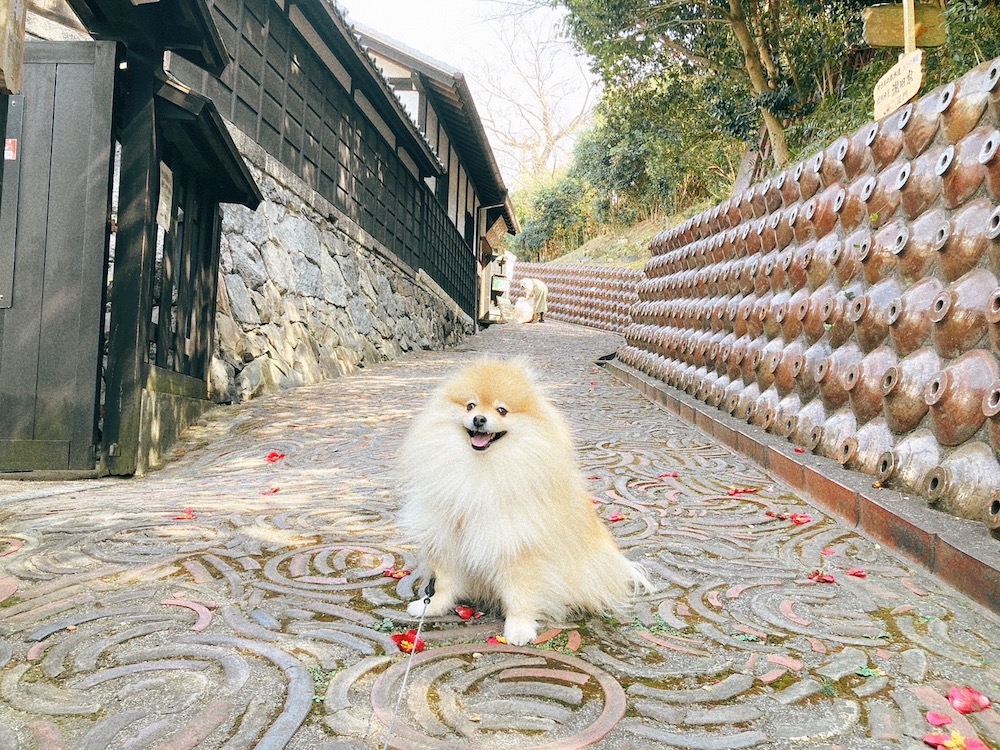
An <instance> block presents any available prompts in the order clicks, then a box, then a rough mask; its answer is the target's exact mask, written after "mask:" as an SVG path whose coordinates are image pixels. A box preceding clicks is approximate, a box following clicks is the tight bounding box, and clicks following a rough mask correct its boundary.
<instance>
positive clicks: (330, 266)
mask: <svg viewBox="0 0 1000 750" xmlns="http://www.w3.org/2000/svg"><path fill="white" fill-rule="evenodd" d="M230 131H231V133H232V135H233V138H234V140H235V141H236V144H237V146H238V147H239V149H240V152H241V153H242V154H243V155H244V157H245V158H246V159H247V161H248V163H249V164H250V166H251V170H252V171H253V173H254V177H255V179H257V182H258V184H259V185H260V187H261V191H262V192H263V194H264V202H262V203H261V205H260V206H259V207H258V209H257V210H256V211H249V210H247V209H246V208H243V207H242V206H230V205H227V206H224V207H223V222H222V243H221V258H220V268H219V295H218V316H217V323H216V352H215V357H214V358H213V361H212V368H211V388H212V395H213V399H214V400H215V401H217V402H237V401H243V400H245V399H248V398H253V397H255V396H259V395H262V394H264V393H269V392H274V391H276V390H278V389H282V388H289V387H294V386H298V385H303V384H307V383H315V382H318V381H320V380H323V379H325V378H329V377H333V376H336V375H342V374H344V373H347V372H350V371H352V370H354V369H355V368H357V367H363V366H365V365H367V364H372V363H375V362H380V361H385V360H390V359H394V358H396V357H398V356H400V355H401V354H402V353H404V352H406V351H410V350H414V349H437V348H443V347H445V346H448V345H450V344H454V343H457V342H459V341H461V340H462V339H463V338H465V337H466V336H468V335H471V334H472V333H473V332H474V325H473V321H472V320H471V318H469V316H467V315H466V314H465V313H463V312H462V311H461V310H460V309H459V308H458V306H457V305H456V304H455V303H454V302H453V301H451V299H450V298H448V297H447V295H445V294H444V292H443V291H441V290H440V288H439V287H438V286H437V285H436V284H435V283H434V282H433V281H432V280H431V279H430V277H428V276H427V275H426V274H425V273H423V272H422V271H419V270H417V269H412V268H410V267H408V266H406V265H405V264H403V263H401V262H400V261H399V260H398V259H397V258H396V257H395V256H394V255H393V254H392V253H391V252H390V251H388V250H387V249H386V248H384V247H383V246H381V245H380V244H379V243H377V242H376V241H375V240H374V239H373V238H372V237H370V236H369V235H368V234H367V233H365V232H363V231H362V230H361V229H360V228H359V227H358V226H357V225H356V224H354V223H353V222H352V221H351V220H350V219H349V218H348V217H347V216H345V215H344V214H342V213H341V212H339V211H338V210H337V209H336V208H334V207H333V206H332V205H331V204H330V203H329V202H328V201H326V200H325V199H323V198H322V197H321V196H320V195H319V194H318V193H316V192H315V191H314V190H312V189H311V188H309V187H308V186H307V185H306V184H305V183H304V182H303V181H302V180H301V179H299V178H298V177H296V176H295V175H294V174H292V173H291V172H290V171H289V170H288V169H287V168H285V167H284V166H282V165H281V164H280V163H279V162H277V161H276V160H275V159H273V158H272V157H271V156H269V155H267V154H266V152H264V151H263V149H261V148H260V147H259V146H257V145H256V144H255V143H253V142H252V141H250V140H249V139H248V138H246V136H244V135H243V134H242V133H240V132H239V131H238V130H236V129H235V128H230Z"/></svg>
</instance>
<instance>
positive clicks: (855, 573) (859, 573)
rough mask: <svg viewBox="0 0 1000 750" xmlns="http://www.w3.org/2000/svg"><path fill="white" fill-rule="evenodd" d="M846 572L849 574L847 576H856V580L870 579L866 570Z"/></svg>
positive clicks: (857, 569)
mask: <svg viewBox="0 0 1000 750" xmlns="http://www.w3.org/2000/svg"><path fill="white" fill-rule="evenodd" d="M845 572H846V573H847V575H849V576H854V577H855V578H867V577H868V574H867V573H866V572H865V571H864V570H862V569H861V568H851V569H850V570H847V571H845Z"/></svg>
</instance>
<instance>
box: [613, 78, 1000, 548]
mask: <svg viewBox="0 0 1000 750" xmlns="http://www.w3.org/2000/svg"><path fill="white" fill-rule="evenodd" d="M998 124H1000V59H998V60H994V61H992V62H989V63H986V64H983V65H981V66H979V67H977V68H975V69H973V70H972V71H970V72H969V73H967V74H966V75H965V76H963V77H961V78H960V79H958V80H957V81H955V82H953V83H951V84H949V85H946V86H942V87H940V88H938V89H936V90H934V91H932V92H930V93H929V94H927V95H926V96H924V97H922V98H921V99H919V100H918V101H916V102H913V103H911V104H908V105H907V106H905V107H903V108H902V109H900V110H898V111H896V112H895V113H893V114H891V115H889V116H888V117H886V118H884V119H883V120H881V121H879V122H875V123H871V124H869V125H866V126H865V127H863V128H861V129H860V130H859V131H858V132H856V133H853V134H851V135H849V136H846V137H843V138H841V139H839V140H837V141H836V142H835V143H833V144H832V145H831V146H830V147H829V148H826V149H825V150H823V151H821V152H819V153H817V154H815V155H813V156H812V157H810V158H808V159H806V160H805V161H803V162H802V163H800V164H797V165H795V166H794V167H792V168H791V169H789V170H787V171H786V172H784V173H782V174H780V175H778V176H777V177H776V178H774V179H770V180H766V181H764V182H762V183H760V184H758V185H755V186H753V187H752V188H750V189H749V190H747V191H746V192H744V193H743V194H741V195H738V196H736V197H734V198H732V199H731V200H729V201H726V202H725V203H722V204H721V205H719V206H716V207H714V208H712V209H711V210H708V211H706V212H704V213H702V214H700V215H698V216H695V217H694V218H692V219H690V220H689V221H687V222H685V223H684V224H682V225H681V226H679V227H676V228H674V229H671V230H669V231H666V232H663V233H662V234H660V235H658V236H657V237H656V238H654V240H653V242H652V251H653V257H652V258H651V259H650V261H649V262H648V263H647V265H646V269H645V278H644V279H643V281H642V282H640V284H639V287H638V294H639V298H640V301H639V302H638V303H637V304H636V305H635V307H634V308H633V309H632V317H633V319H634V323H633V324H632V325H631V326H630V327H629V329H628V331H627V332H626V340H627V344H626V345H625V346H624V347H622V349H621V350H620V352H619V357H620V359H621V360H622V361H623V362H624V363H626V364H629V365H631V366H633V367H636V368H638V369H640V370H642V371H643V372H645V373H647V374H648V375H651V376H653V377H655V378H658V379H660V380H662V381H665V382H666V383H668V384H670V385H673V386H675V387H677V388H680V389H683V390H685V391H687V392H688V393H689V394H692V395H694V396H696V397H697V398H699V399H702V400H704V401H706V402H707V403H708V404H710V405H712V406H716V407H718V408H719V409H723V410H724V411H726V412H728V413H730V414H733V415H735V416H737V417H738V418H740V419H746V420H748V421H750V422H752V423H754V424H756V425H757V426H759V427H761V428H763V429H766V430H768V431H770V432H773V433H776V434H778V435H780V436H783V437H786V438H787V439H788V440H790V441H793V442H794V443H795V444H797V445H798V446H801V449H802V450H804V451H812V452H815V453H817V454H821V455H823V456H826V457H828V458H831V459H835V460H837V461H839V462H840V463H841V464H843V465H844V466H846V467H848V468H851V469H856V470H858V471H861V472H865V473H867V474H870V475H872V478H873V480H875V481H877V482H878V483H881V484H885V485H888V486H892V487H895V488H898V489H901V490H903V491H904V494H906V495H907V496H911V495H917V496H921V497H922V498H924V499H926V500H928V501H930V503H931V504H932V505H934V506H935V507H938V508H940V509H943V510H945V511H947V512H950V513H952V514H954V515H956V516H959V517H963V518H968V519H975V520H981V521H984V522H986V523H988V524H990V526H991V528H993V529H1000V463H998V454H1000V361H998V355H1000V283H998V280H997V275H998V274H1000V206H998V205H997V204H998V203H1000V130H998ZM921 497H912V500H913V501H914V502H919V501H920V499H921Z"/></svg>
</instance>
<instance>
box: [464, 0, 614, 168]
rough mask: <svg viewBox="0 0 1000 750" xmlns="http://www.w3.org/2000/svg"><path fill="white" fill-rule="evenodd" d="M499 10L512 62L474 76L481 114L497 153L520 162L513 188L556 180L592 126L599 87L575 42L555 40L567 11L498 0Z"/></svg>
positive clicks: (491, 66) (499, 22)
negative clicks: (575, 145)
mask: <svg viewBox="0 0 1000 750" xmlns="http://www.w3.org/2000/svg"><path fill="white" fill-rule="evenodd" d="M496 7H497V9H498V10H497V12H496V13H495V15H494V19H493V20H494V21H495V22H496V23H497V26H498V29H499V34H500V36H501V38H502V39H503V41H504V42H505V48H506V55H507V58H508V59H507V61H506V63H507V64H506V65H504V66H502V67H501V66H499V65H494V64H493V61H492V60H487V61H484V65H483V67H482V68H481V69H480V70H479V71H477V72H476V82H477V84H478V87H477V88H478V89H479V90H480V92H481V93H483V99H482V101H483V104H484V106H483V107H482V110H481V112H480V116H481V117H482V119H483V123H484V125H485V126H486V128H487V130H488V131H489V132H490V134H491V139H492V142H493V147H494V150H495V151H496V152H497V154H498V156H499V157H500V158H502V159H503V160H504V161H505V162H507V163H509V164H511V165H516V171H517V173H518V176H517V177H516V178H515V180H514V182H515V183H519V184H521V185H527V184H531V183H532V182H534V181H537V180H539V179H541V180H542V181H543V182H544V181H547V180H552V179H553V178H554V177H555V176H556V174H557V173H558V172H559V171H560V169H565V167H566V165H567V162H568V161H569V158H570V155H571V153H572V148H573V140H574V139H575V137H576V135H577V133H579V132H580V130H581V129H582V128H583V127H585V126H586V125H587V124H589V122H590V118H591V114H592V112H593V108H594V106H595V104H596V102H597V100H598V99H599V97H600V87H599V86H598V84H597V81H596V80H595V77H594V76H593V74H591V73H590V72H589V71H588V70H587V68H586V64H585V61H584V60H583V59H581V57H580V55H579V54H577V52H576V50H575V49H574V48H573V46H572V44H571V43H569V42H568V41H567V40H566V39H565V38H559V37H558V36H557V33H556V32H557V28H558V26H559V23H558V19H560V18H561V17H562V14H561V13H557V12H555V11H553V10H552V9H551V8H550V7H548V4H547V3H539V4H534V3H532V4H531V5H525V6H520V5H515V6H514V7H513V8H511V7H510V6H509V5H508V3H507V2H506V1H505V0H498V2H497V3H496ZM500 70H503V71H505V75H504V76H503V77H501V75H500V74H499V73H498V71H500Z"/></svg>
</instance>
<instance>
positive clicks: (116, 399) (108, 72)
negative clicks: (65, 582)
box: [0, 0, 513, 475]
mask: <svg viewBox="0 0 1000 750" xmlns="http://www.w3.org/2000/svg"><path fill="white" fill-rule="evenodd" d="M29 6H30V8H31V9H32V10H33V12H34V13H35V14H36V15H37V17H38V18H41V19H43V20H44V21H45V22H46V23H48V24H56V26H57V27H58V28H60V29H65V30H66V34H65V35H63V34H62V33H61V32H60V33H58V34H56V35H55V37H54V38H60V39H63V40H65V39H74V40H73V41H50V40H39V39H34V40H32V39H30V38H29V41H28V43H27V44H26V46H25V66H24V81H23V83H24V85H23V93H21V94H19V95H17V96H11V97H9V106H8V109H7V119H8V122H7V124H6V128H5V135H6V140H7V143H8V144H14V146H15V148H16V158H9V159H8V160H7V161H6V162H5V166H6V168H5V170H4V172H3V181H4V184H3V190H2V193H0V473H3V472H23V471H35V472H40V471H50V472H61V475H65V474H66V473H67V472H70V473H75V474H81V475H94V474H125V475H128V474H132V473H135V472H136V471H141V470H143V468H144V467H145V466H146V465H147V464H148V456H149V455H151V454H153V453H156V452H157V451H158V450H162V448H163V446H165V445H167V444H169V443H170V442H172V441H173V440H174V439H175V437H176V435H177V434H178V433H179V432H180V430H182V429H183V427H184V426H185V425H186V424H188V423H189V422H190V421H191V419H193V418H195V417H196V416H197V415H198V414H200V413H201V412H202V411H203V410H204V409H206V408H208V407H209V406H210V401H209V400H208V368H209V363H210V359H211V354H212V349H213V344H214V331H213V327H214V321H215V313H216V300H217V289H218V263H219V241H220V232H221V209H220V204H223V203H236V204H243V205H245V206H248V207H250V208H253V207H254V206H256V205H257V204H258V203H259V202H260V201H261V200H262V197H263V196H262V194H261V190H260V188H259V187H258V186H257V184H256V183H255V179H254V173H253V172H252V171H251V170H250V169H249V168H248V166H247V163H246V162H245V161H244V159H243V158H242V157H241V155H240V153H239V151H238V149H237V147H236V145H235V141H234V139H233V136H232V135H231V133H230V129H235V130H238V131H241V133H242V134H243V135H245V136H246V137H248V138H249V139H250V140H252V141H253V142H254V143H255V144H257V145H258V146H259V147H260V148H262V149H263V150H264V151H265V152H266V154H267V158H268V159H274V160H276V161H277V162H280V164H281V165H283V167H284V168H286V169H287V170H290V171H291V172H292V173H294V174H295V175H297V176H298V178H300V179H301V180H302V181H304V183H306V184H307V185H308V186H309V188H311V189H312V190H313V191H315V194H316V195H318V196H321V197H322V198H323V199H324V200H325V201H326V202H328V204H329V205H331V206H333V207H334V209H335V210H336V211H337V215H338V216H339V217H346V218H347V220H349V221H350V222H353V223H354V224H356V225H357V226H358V227H360V229H361V230H363V232H364V233H367V236H370V237H372V238H374V240H375V242H376V243H377V244H378V246H379V247H380V248H383V249H384V251H385V252H386V253H388V254H390V255H392V256H393V259H394V263H396V264H397V266H398V267H399V268H402V269H410V270H411V271H412V275H413V276H416V275H417V272H418V271H422V272H423V273H424V274H426V275H427V276H429V277H430V278H431V279H432V280H433V282H434V283H435V284H436V285H437V287H438V288H440V289H441V290H443V293H444V294H446V295H447V296H448V297H450V298H451V299H452V300H453V301H454V302H455V304H456V305H457V306H458V308H460V309H461V310H463V311H465V313H466V314H467V315H469V316H470V317H473V318H474V317H475V316H476V312H477V310H478V309H479V301H478V297H479V291H478V290H479V276H480V274H481V270H482V265H481V260H482V257H483V256H482V255H481V252H482V244H481V242H480V240H481V238H482V237H483V236H485V235H486V234H488V231H487V230H488V229H489V227H490V226H491V225H489V224H488V223H487V222H489V221H490V220H491V219H492V220H493V224H496V222H497V220H498V217H499V216H500V215H499V214H497V213H496V212H495V211H496V209H495V208H491V207H489V205H488V202H489V201H491V200H494V198H495V197H496V196H498V195H499V192H498V190H499V189H502V183H500V188H498V187H497V186H496V185H495V184H492V185H491V186H490V187H489V189H481V188H478V187H476V188H474V189H470V188H469V187H465V188H460V189H459V190H458V194H461V195H463V196H464V198H463V201H464V203H463V204H462V208H463V211H458V210H457V209H456V210H455V211H450V209H449V205H450V204H449V200H448V199H449V198H450V196H451V192H450V189H449V191H448V192H447V193H444V192H443V191H442V188H441V187H440V186H441V185H444V184H450V183H451V182H452V181H453V180H459V181H460V180H461V178H460V177H452V176H451V174H450V172H449V168H448V166H447V165H446V164H445V163H443V162H445V160H446V159H451V157H452V154H453V152H452V151H451V150H449V151H448V152H447V154H446V156H445V158H444V159H442V158H440V157H439V154H438V153H437V152H436V151H435V149H434V148H433V147H432V145H431V144H430V143H429V142H428V139H427V138H426V137H425V136H424V133H423V132H422V131H421V130H420V129H419V128H418V127H417V125H416V124H415V123H414V122H413V121H412V120H411V118H410V116H409V115H408V113H407V111H406V110H405V108H404V107H403V105H402V104H401V103H400V101H399V99H398V98H397V97H396V95H395V94H394V92H393V91H392V90H391V89H390V87H389V85H388V84H387V83H386V81H385V80H384V78H383V77H382V75H381V73H380V72H379V70H378V69H377V68H376V66H375V64H374V62H373V61H372V59H371V58H370V57H369V55H368V53H367V51H366V50H365V49H364V48H363V47H362V46H361V44H360V43H359V41H358V39H357V37H356V36H355V33H354V31H353V29H352V28H351V27H350V26H349V25H348V24H347V22H346V21H345V19H344V18H343V16H342V15H341V14H340V13H339V11H338V10H337V9H336V6H334V5H333V4H331V3H329V2H326V1H325V0H294V1H292V2H278V1H276V0H173V1H172V2H170V3H165V2H161V3H133V2H131V1H130V0H68V5H67V4H66V3H64V2H62V0H36V1H35V2H34V3H29ZM29 28H30V23H29ZM29 36H30V35H29ZM46 39H48V37H46ZM449 137H451V136H449ZM456 152H457V153H461V149H456ZM480 156H481V155H480ZM462 158H469V157H468V156H463V157H462ZM466 169H468V168H466ZM468 173H469V174H472V173H473V170H468ZM455 174H456V175H457V174H459V173H458V172H456V173H455ZM494 175H496V173H495V169H494ZM496 176H497V177H498V175H496ZM474 181H475V180H473V181H472V182H474ZM469 184H471V182H470V183H469ZM491 191H492V192H491ZM470 195H472V196H474V197H473V198H472V199H471V202H470V198H469V196H470ZM439 196H443V197H444V200H442V199H441V197H439ZM505 200H506V194H505V192H504V194H503V196H502V197H501V198H500V199H497V200H496V201H495V202H496V203H502V202H504V201H505ZM484 204H486V205H484ZM455 205H456V206H457V205H458V204H455ZM469 208H471V211H468V210H467V209H469ZM491 211H493V212H494V213H490V212H491ZM463 212H464V213H471V214H472V216H473V220H472V226H471V229H470V228H469V222H468V221H467V218H466V217H465V216H464V215H463ZM500 212H501V214H503V215H504V216H506V218H505V219H504V223H503V225H502V226H504V227H506V228H508V229H511V228H513V224H510V223H508V222H507V220H508V219H509V220H510V221H511V222H512V216H511V215H510V214H509V204H507V205H506V206H504V207H503V208H502V209H501V211H500ZM479 214H482V217H481V221H480V217H479ZM456 219H457V220H458V223H457V224H456ZM337 220H338V221H339V220H340V219H337Z"/></svg>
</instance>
